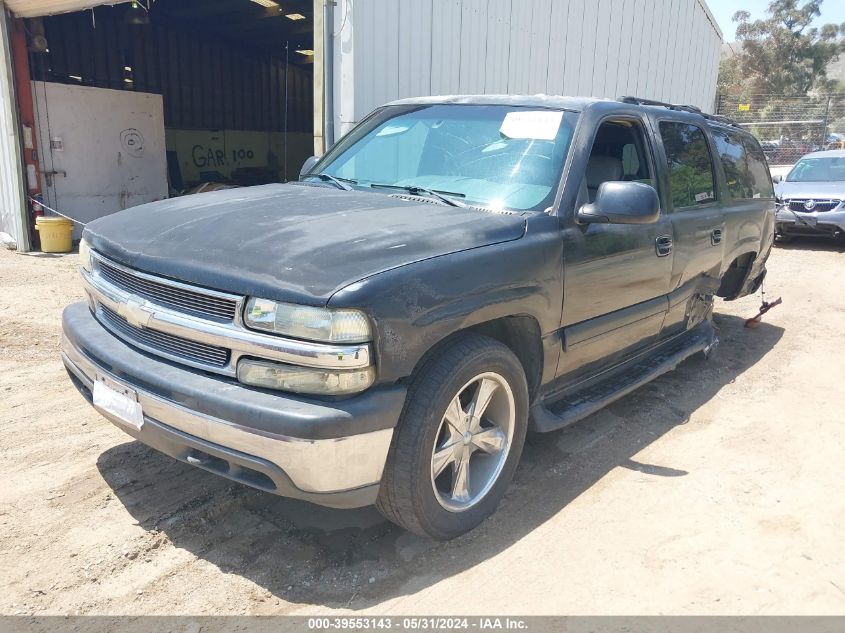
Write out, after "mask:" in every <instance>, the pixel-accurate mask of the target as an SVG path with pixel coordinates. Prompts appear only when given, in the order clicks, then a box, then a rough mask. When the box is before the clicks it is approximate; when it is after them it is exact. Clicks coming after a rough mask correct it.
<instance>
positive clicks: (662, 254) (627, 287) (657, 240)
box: [558, 113, 673, 381]
mask: <svg viewBox="0 0 845 633" xmlns="http://www.w3.org/2000/svg"><path fill="white" fill-rule="evenodd" d="M587 127H588V128H589V127H593V126H587ZM594 129H595V128H594ZM582 169H583V172H584V175H583V178H582V179H581V181H580V182H581V187H580V194H579V196H578V200H577V201H576V204H575V209H576V210H577V208H579V207H580V206H581V205H583V204H586V203H588V202H592V201H593V200H594V198H595V195H596V192H597V191H598V188H599V186H600V185H601V184H602V183H604V182H608V181H620V180H622V181H637V182H643V183H645V184H649V185H651V186H655V187H656V186H657V185H658V183H657V178H656V177H655V174H656V170H655V162H654V154H653V150H652V141H651V137H650V135H649V133H648V130H647V127H646V125H645V122H644V121H643V119H642V118H641V117H640V115H639V114H638V113H637V114H634V113H631V114H630V115H625V116H622V115H620V116H616V115H612V116H610V117H608V118H605V119H604V120H602V121H601V123H600V125H599V126H598V128H597V131H596V133H595V137H594V139H593V142H592V146H591V149H590V152H589V158H588V160H587V163H586V167H585V168H582ZM572 213H573V215H574V213H575V210H573V211H572ZM563 239H564V304H563V319H562V325H563V339H564V342H563V353H562V354H561V356H560V361H559V364H558V376H559V377H560V378H561V380H563V381H568V380H569V379H570V378H571V379H575V378H577V377H578V376H579V375H581V374H582V373H586V374H590V373H594V372H595V371H596V370H597V369H600V368H601V367H602V366H604V365H612V364H614V363H615V362H618V361H619V360H621V359H622V358H624V357H625V356H627V355H630V354H632V353H633V352H635V351H636V350H638V349H640V348H642V347H645V346H647V345H649V344H650V343H653V342H654V341H655V340H656V338H657V336H658V334H659V332H660V328H661V325H662V323H663V319H664V317H665V315H666V310H667V306H668V299H667V293H668V291H669V284H670V277H671V273H672V259H673V231H672V223H671V220H670V219H669V218H668V217H667V216H666V215H665V214H664V213H662V212H661V214H660V218H659V219H658V221H657V222H655V223H651V224H639V225H638V224H624V225H623V224H588V225H579V224H578V223H577V222H575V221H573V222H571V223H566V222H565V223H564V230H563Z"/></svg>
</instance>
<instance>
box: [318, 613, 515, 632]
mask: <svg viewBox="0 0 845 633" xmlns="http://www.w3.org/2000/svg"><path fill="white" fill-rule="evenodd" d="M389 629H395V630H398V631H412V630H429V631H431V630H433V631H442V630H456V631H460V630H463V631H467V630H473V629H475V630H479V631H495V630H510V631H524V630H527V629H528V623H527V622H526V621H525V620H523V619H520V618H509V617H475V618H463V617H436V616H430V617H403V618H391V617H346V618H308V630H309V631H337V630H347V631H355V630H357V631H367V630H389Z"/></svg>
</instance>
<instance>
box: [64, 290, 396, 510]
mask: <svg viewBox="0 0 845 633" xmlns="http://www.w3.org/2000/svg"><path fill="white" fill-rule="evenodd" d="M62 325H63V329H64V336H63V342H62V359H63V361H64V363H65V366H66V368H67V370H68V373H69V374H70V376H71V379H72V380H73V382H74V384H75V385H76V386H77V388H78V389H79V391H80V392H81V393H82V394H83V396H85V397H86V398H87V399H88V400H89V401H92V390H93V386H94V382H95V381H96V380H97V379H98V377H103V378H105V379H106V380H110V381H114V382H116V383H118V384H119V385H122V386H125V387H128V388H129V389H131V390H133V391H134V392H135V393H136V394H137V399H138V402H139V403H140V404H141V408H142V410H143V419H144V424H143V426H141V428H140V430H139V429H137V428H135V427H134V426H132V425H131V424H128V423H126V422H124V421H122V420H121V419H120V418H118V417H116V416H114V415H111V414H109V413H107V412H105V411H103V410H101V409H98V411H100V413H102V414H103V415H104V416H105V417H106V418H108V419H109V420H110V421H111V422H113V423H115V424H116V425H117V426H119V427H120V428H121V429H123V430H124V431H126V432H127V433H129V434H130V435H131V436H133V437H135V438H136V439H138V440H140V441H141V442H143V443H144V444H147V445H149V446H151V447H153V448H155V449H157V450H159V451H161V452H163V453H166V454H167V455H170V456H171V457H174V458H176V459H179V460H181V461H184V462H187V463H190V464H193V465H195V466H198V467H200V468H203V469H205V470H208V471H210V472H214V473H216V474H219V475H222V476H224V477H227V478H229V479H233V480H236V481H239V482H241V483H244V484H247V485H250V486H252V487H255V488H259V489H261V490H266V491H268V492H273V493H275V494H279V495H282V496H286V497H294V498H298V499H304V500H307V501H311V502H314V503H318V504H320V505H326V506H331V507H339V508H352V507H360V506H365V505H369V504H372V503H374V502H375V499H376V496H377V495H378V484H379V481H380V479H381V473H382V470H383V468H384V464H385V461H386V459H387V452H388V450H389V448H390V441H391V439H392V436H393V427H394V426H395V425H396V423H397V421H398V420H399V415H400V412H401V410H402V406H403V404H404V400H405V388H404V387H402V386H390V387H382V388H372V389H370V390H368V391H366V392H364V393H362V394H360V395H357V396H355V397H352V398H347V399H344V400H337V401H331V402H327V401H320V400H315V399H307V398H303V397H298V396H293V395H289V394H284V395H282V394H277V393H273V392H269V391H263V390H258V389H254V388H248V387H245V386H243V385H240V384H238V383H237V382H236V381H234V380H232V379H228V378H225V377H221V376H213V375H209V374H205V373H202V372H198V371H195V370H190V369H187V368H185V367H180V366H178V365H175V364H171V363H169V362H167V361H163V360H161V359H158V358H154V357H152V356H149V355H147V354H145V353H143V352H141V351H138V350H136V349H135V348H133V347H130V346H129V345H127V344H126V343H125V342H123V341H122V340H120V339H118V338H116V337H115V336H114V335H112V334H111V333H109V332H108V331H107V330H106V329H105V328H103V327H102V326H101V325H100V324H99V323H98V322H97V320H96V319H95V318H94V317H93V315H92V314H91V312H90V310H89V308H88V306H87V305H86V304H85V303H77V304H73V305H71V306H68V307H67V308H66V309H65V311H64V314H63V316H62Z"/></svg>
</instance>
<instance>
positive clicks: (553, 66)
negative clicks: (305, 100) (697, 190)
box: [335, 0, 722, 120]
mask: <svg viewBox="0 0 845 633" xmlns="http://www.w3.org/2000/svg"><path fill="white" fill-rule="evenodd" d="M338 4H339V5H351V6H353V7H354V8H353V15H354V19H353V20H350V23H351V24H353V25H354V34H353V36H352V42H353V46H352V48H354V53H353V52H352V51H351V50H347V51H346V53H343V52H342V53H341V55H343V54H349V55H350V56H354V72H355V77H354V91H352V92H354V104H355V105H354V111H355V116H356V117H358V118H360V117H362V116H363V115H364V114H366V113H367V112H369V111H371V110H372V109H373V108H375V107H377V106H379V105H381V104H382V103H385V102H387V101H390V100H392V99H398V98H402V97H410V96H418V95H430V94H433V95H438V94H501V93H509V94H536V93H547V94H567V95H584V96H596V97H609V98H616V97H619V96H621V95H636V96H641V97H647V98H652V99H658V100H662V101H672V102H677V103H691V104H694V105H697V106H699V107H701V108H703V109H705V110H712V107H713V99H714V94H715V88H716V74H717V72H718V59H719V52H720V48H721V42H722V34H721V32H720V31H719V30H718V27H716V26H715V22H714V21H713V18H712V16H711V14H710V13H709V10H708V9H707V8H706V5H705V4H704V0H344V2H342V3H338ZM337 46H338V42H337V41H336V42H335V47H336V48H337ZM342 86H343V84H342V83H341V82H337V81H336V82H335V91H336V94H335V103H341V102H343V95H339V94H337V91H339V90H341V89H342ZM336 120H338V119H337V117H336Z"/></svg>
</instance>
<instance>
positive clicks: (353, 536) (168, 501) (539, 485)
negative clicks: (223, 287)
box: [98, 314, 783, 612]
mask: <svg viewBox="0 0 845 633" xmlns="http://www.w3.org/2000/svg"><path fill="white" fill-rule="evenodd" d="M715 321H716V325H717V327H718V328H719V336H720V339H721V341H722V344H721V345H720V346H719V348H718V351H717V353H716V354H715V357H713V358H711V359H709V360H704V359H702V358H698V357H694V358H691V359H689V360H687V361H686V362H684V363H682V364H681V365H680V366H679V367H678V368H677V369H676V370H675V371H673V372H670V373H669V374H666V375H665V376H663V377H661V378H659V379H657V380H655V381H653V382H651V383H649V384H648V385H646V386H644V387H642V388H641V389H639V390H637V391H636V392H634V393H632V394H630V395H628V396H626V397H625V398H623V399H622V400H620V401H618V402H616V403H614V404H613V405H610V406H609V407H607V408H606V409H604V410H602V411H600V412H598V413H596V414H594V415H592V416H590V417H589V418H587V419H585V420H583V421H582V422H580V423H578V424H576V425H573V426H572V427H569V428H567V429H564V430H562V431H557V432H554V433H550V434H545V435H536V436H531V437H529V440H528V442H527V444H526V447H525V452H524V454H523V457H522V462H521V466H520V468H519V470H518V472H517V475H516V478H515V481H514V483H513V485H512V486H511V487H510V489H509V492H508V494H507V495H506V497H505V499H504V501H503V502H502V504H501V505H500V507H499V510H498V512H497V513H496V514H495V515H494V516H493V517H491V518H490V519H488V520H487V521H486V522H485V523H484V524H483V525H482V526H481V527H479V528H478V529H476V530H474V531H473V532H471V533H470V534H467V535H465V536H463V537H461V538H458V539H456V540H454V541H451V542H448V543H438V542H434V541H431V540H428V539H424V538H420V537H417V536H414V535H412V534H409V533H406V532H404V531H403V530H401V529H399V528H397V527H395V526H394V525H392V524H390V523H388V522H387V521H385V520H384V519H383V518H381V516H380V515H379V514H378V513H377V512H376V511H375V509H373V508H363V509H360V510H347V511H341V510H330V509H326V508H320V507H317V506H313V505H310V504H307V503H303V502H298V501H294V500H290V499H283V498H280V497H276V496H274V495H270V494H266V493H262V492H258V491H254V490H251V489H249V488H246V487H244V486H241V485H238V484H233V483H231V482H228V481H226V480H224V479H221V478H219V477H216V476H215V475H212V474H210V473H206V472H205V471H202V470H199V469H195V468H192V467H190V466H187V465H185V464H182V463H180V462H177V461H176V460H172V459H170V458H169V457H166V456H164V455H161V454H159V453H157V452H155V451H153V450H151V449H148V448H147V447H145V446H144V445H142V444H140V443H138V442H129V443H126V444H123V445H120V446H116V447H114V448H111V449H109V450H107V451H105V452H104V453H103V454H102V455H100V458H99V459H98V468H99V470H100V472H101V474H102V476H103V478H104V479H105V481H106V482H107V483H108V485H109V486H110V487H111V488H112V490H113V491H114V494H115V495H116V496H117V498H118V499H119V500H120V501H121V502H122V503H123V504H124V505H125V507H126V508H127V509H128V510H129V512H130V513H131V514H132V515H133V517H134V518H135V519H136V520H137V521H138V523H139V524H140V525H141V526H142V527H143V528H145V529H146V530H147V531H148V532H149V533H150V538H149V540H150V541H160V540H161V536H160V534H161V533H163V534H164V535H165V536H166V537H167V538H168V539H169V540H170V541H171V542H172V543H173V545H174V546H176V547H179V548H182V549H185V550H187V551H189V552H192V553H193V554H194V555H196V556H197V557H199V558H200V559H203V560H204V561H207V562H209V563H211V564H213V565H215V566H217V567H218V568H219V569H221V570H222V571H223V572H225V573H232V574H238V575H240V576H242V577H244V578H247V579H249V580H251V581H252V582H254V583H256V584H257V585H259V586H260V587H262V588H263V589H264V590H266V591H265V594H264V595H265V597H266V599H267V600H272V598H273V597H278V598H282V599H284V600H286V601H288V602H294V603H304V604H317V605H320V606H325V607H346V608H350V609H362V608H366V607H369V606H372V605H376V604H379V603H381V602H383V601H385V600H388V599H390V598H393V597H396V596H400V595H405V594H409V593H414V592H416V591H419V590H421V589H423V588H425V587H427V586H430V585H433V584H435V583H437V582H438V581H439V580H441V579H443V578H446V577H449V576H452V575H455V574H458V573H460V572H462V571H464V570H466V569H469V568H471V567H473V566H474V565H477V564H478V563H480V562H482V561H484V560H486V559H488V558H490V557H492V556H495V555H496V554H498V553H499V552H501V551H503V550H505V549H506V548H508V547H510V546H511V545H513V543H515V542H517V541H519V540H520V539H521V538H522V537H523V536H525V535H526V534H528V533H530V532H531V531H532V530H534V529H535V528H537V527H538V526H540V525H542V524H543V523H545V522H546V521H547V520H549V519H550V518H551V517H553V516H554V515H555V514H557V513H559V512H560V511H561V510H562V509H564V508H566V506H567V505H568V504H569V503H570V502H571V501H572V500H573V499H575V498H576V497H578V496H579V495H580V494H581V493H583V492H584V491H585V490H587V489H589V488H590V487H591V486H592V485H594V484H595V483H596V482H597V481H598V480H600V479H601V478H602V477H604V476H605V475H606V474H607V473H608V472H609V471H611V470H612V469H614V468H616V467H623V468H629V469H633V470H636V471H638V472H640V473H643V474H644V475H645V476H653V477H681V478H682V477H684V476H686V475H687V474H688V473H687V471H686V470H684V469H683V468H682V466H683V464H684V458H683V456H678V463H677V464H672V465H661V466H658V465H652V464H645V463H641V462H639V461H636V460H635V459H634V456H635V455H636V454H637V453H639V452H640V451H642V450H643V449H644V448H645V447H646V446H648V445H649V444H651V443H652V442H654V441H655V440H657V439H659V438H661V437H662V436H663V435H664V434H665V433H667V432H668V431H670V430H671V429H673V428H675V427H676V426H678V425H681V424H684V423H686V422H687V421H688V420H689V417H690V415H691V414H692V413H693V412H694V411H695V410H696V409H698V408H699V407H701V406H702V405H704V404H705V403H707V402H708V401H709V400H710V399H711V398H713V397H714V396H715V395H716V393H717V392H718V391H719V390H720V389H721V388H722V387H724V386H725V385H726V384H728V383H730V382H732V381H733V380H735V379H736V377H737V376H739V375H740V374H742V373H743V372H744V371H746V370H747V369H748V368H750V367H751V366H753V365H754V364H755V363H757V362H758V361H759V360H760V359H761V358H762V357H763V356H765V354H766V353H768V352H769V350H771V349H772V348H773V347H774V346H775V345H776V344H777V342H778V341H779V340H780V338H781V336H782V335H783V329H782V328H779V327H776V326H773V325H771V324H768V323H761V324H760V325H759V326H758V327H757V328H756V329H754V330H747V329H744V328H743V320H742V319H741V318H738V317H735V316H727V315H720V314H717V315H716V318H715ZM152 547H157V543H156V544H155V545H153V546H152ZM271 605H272V602H271V603H270V605H267V607H266V608H268V609H271ZM265 612H270V611H265Z"/></svg>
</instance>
